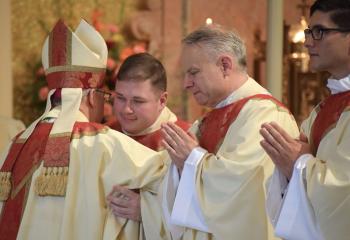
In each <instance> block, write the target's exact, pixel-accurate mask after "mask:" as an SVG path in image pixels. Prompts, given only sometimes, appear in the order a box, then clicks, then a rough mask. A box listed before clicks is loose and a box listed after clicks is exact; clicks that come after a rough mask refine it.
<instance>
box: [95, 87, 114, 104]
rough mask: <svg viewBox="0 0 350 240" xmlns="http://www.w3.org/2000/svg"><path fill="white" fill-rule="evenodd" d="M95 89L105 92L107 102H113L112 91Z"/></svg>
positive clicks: (104, 96)
mask: <svg viewBox="0 0 350 240" xmlns="http://www.w3.org/2000/svg"><path fill="white" fill-rule="evenodd" d="M95 91H96V92H98V93H102V94H103V98H104V100H105V102H107V103H111V102H112V93H110V92H106V91H103V90H101V89H95Z"/></svg>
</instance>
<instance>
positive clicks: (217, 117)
mask: <svg viewBox="0 0 350 240" xmlns="http://www.w3.org/2000/svg"><path fill="white" fill-rule="evenodd" d="M251 99H268V100H271V101H273V102H274V103H275V104H277V105H278V106H280V107H283V108H286V107H285V106H284V105H283V104H282V103H281V102H279V101H278V100H277V99H275V98H274V97H272V96H270V95H267V94H256V95H253V96H249V97H246V98H243V99H241V100H239V101H236V102H234V103H231V104H229V105H227V106H225V107H222V108H217V109H213V110H212V111H210V112H209V113H207V114H206V115H205V116H204V118H203V119H202V121H201V123H200V125H199V135H198V138H199V145H200V146H201V147H202V148H204V149H206V150H207V151H208V152H210V153H216V152H217V151H218V149H219V147H220V146H221V144H222V141H223V140H224V138H225V135H226V133H227V131H228V128H229V127H230V125H231V124H232V123H233V122H234V121H235V120H236V118H237V116H238V114H239V113H240V111H241V110H242V108H243V107H244V105H245V104H246V103H247V102H248V101H249V100H251Z"/></svg>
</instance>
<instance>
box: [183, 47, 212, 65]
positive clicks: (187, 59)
mask: <svg viewBox="0 0 350 240" xmlns="http://www.w3.org/2000/svg"><path fill="white" fill-rule="evenodd" d="M211 60H213V57H212V56H211V55H210V54H209V52H208V50H207V49H206V48H205V47H204V46H203V45H201V44H183V46H182V49H181V56H180V66H181V68H182V69H186V68H190V67H193V66H201V65H203V64H205V63H208V62H209V61H211Z"/></svg>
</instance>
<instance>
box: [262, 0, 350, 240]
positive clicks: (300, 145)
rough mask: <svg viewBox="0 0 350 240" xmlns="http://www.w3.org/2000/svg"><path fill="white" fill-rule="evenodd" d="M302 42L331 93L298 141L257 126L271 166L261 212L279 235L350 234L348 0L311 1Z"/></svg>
mask: <svg viewBox="0 0 350 240" xmlns="http://www.w3.org/2000/svg"><path fill="white" fill-rule="evenodd" d="M304 32H305V37H306V41H305V46H306V48H307V49H308V51H309V55H310V67H311V70H312V71H315V72H318V71H327V72H329V73H330V74H331V77H330V79H328V84H327V87H328V88H329V90H330V92H331V96H330V97H328V98H327V99H325V100H324V101H323V102H321V103H320V104H318V105H317V106H316V107H315V108H314V109H313V111H312V112H311V113H310V115H309V117H308V118H307V119H306V120H305V121H304V122H303V124H302V126H301V135H300V137H299V139H294V138H293V137H291V136H289V135H288V134H287V133H286V132H285V131H284V130H283V128H282V127H280V126H279V125H277V124H276V123H265V124H263V125H262V128H261V131H260V132H261V134H262V136H263V137H264V140H263V141H262V142H261V145H262V147H263V148H264V149H265V151H266V152H267V153H268V154H269V156H270V157H271V159H272V160H273V161H274V163H275V165H276V170H275V172H274V174H273V176H272V178H271V181H270V185H269V189H268V193H269V194H268V200H267V210H268V212H269V215H270V218H271V221H272V223H273V224H274V226H275V233H276V235H277V236H279V237H282V238H283V239H288V240H292V239H327V240H333V239H337V240H338V239H339V240H345V239H349V236H350V222H349V215H350V198H349V195H350V147H349V146H350V121H349V119H350V112H349V108H350V1H349V0H317V1H315V3H314V4H313V5H312V6H311V9H310V22H309V27H308V28H307V29H305V31H304Z"/></svg>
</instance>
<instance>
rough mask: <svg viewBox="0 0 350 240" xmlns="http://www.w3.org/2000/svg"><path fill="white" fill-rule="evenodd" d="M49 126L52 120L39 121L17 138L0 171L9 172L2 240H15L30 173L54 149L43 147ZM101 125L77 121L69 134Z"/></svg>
mask: <svg viewBox="0 0 350 240" xmlns="http://www.w3.org/2000/svg"><path fill="white" fill-rule="evenodd" d="M52 125H53V124H52V123H39V124H38V125H37V126H36V127H35V129H34V131H33V133H32V134H31V135H30V137H29V138H28V139H27V140H26V141H24V142H21V140H18V139H16V141H14V143H13V144H12V146H11V148H10V151H9V153H8V155H7V158H6V160H5V162H4V164H3V166H2V168H1V172H11V185H12V186H11V194H10V196H9V198H8V199H7V200H6V202H4V205H3V208H2V212H1V215H0V237H1V239H6V240H12V239H13V240H14V239H16V237H17V234H18V230H19V227H20V223H21V219H22V214H23V212H24V208H25V203H26V199H27V194H28V192H29V188H30V185H31V178H32V175H33V173H34V172H35V170H37V168H38V167H39V166H40V164H41V162H42V161H43V160H42V159H43V156H44V155H45V154H48V153H47V152H46V153H44V151H48V152H53V151H54V149H47V148H46V145H47V142H48V139H49V134H50V131H51V128H52ZM104 128H105V126H103V125H100V124H97V123H89V122H76V123H75V125H74V129H73V132H72V137H74V138H75V137H79V136H82V135H85V134H87V135H91V134H92V133H97V132H99V131H101V130H102V129H104ZM53 139H54V138H53ZM58 144H59V143H58ZM58 144H57V145H58ZM57 145H56V148H57Z"/></svg>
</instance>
